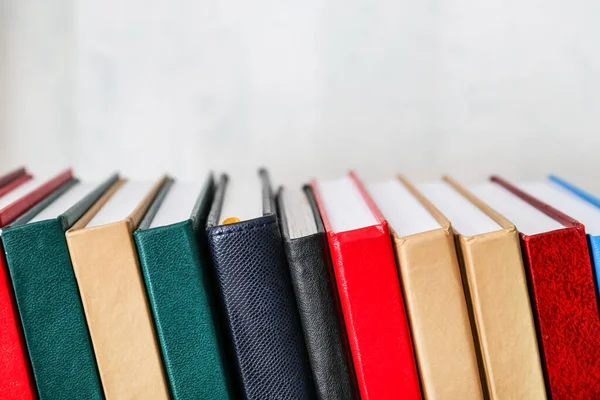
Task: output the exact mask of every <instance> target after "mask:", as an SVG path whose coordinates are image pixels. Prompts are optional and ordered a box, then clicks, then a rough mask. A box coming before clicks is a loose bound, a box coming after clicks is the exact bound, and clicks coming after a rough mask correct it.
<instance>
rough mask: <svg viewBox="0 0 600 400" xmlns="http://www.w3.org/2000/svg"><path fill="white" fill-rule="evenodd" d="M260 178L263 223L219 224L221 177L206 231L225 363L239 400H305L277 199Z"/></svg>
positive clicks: (310, 393)
mask: <svg viewBox="0 0 600 400" xmlns="http://www.w3.org/2000/svg"><path fill="white" fill-rule="evenodd" d="M259 174H260V181H258V179H257V184H258V183H259V182H260V185H261V188H262V213H261V214H262V216H261V217H258V218H252V219H246V220H242V221H240V222H236V223H231V224H219V220H220V218H221V217H222V216H221V209H222V206H223V202H224V200H225V196H226V195H227V194H226V193H227V192H226V188H227V185H228V177H227V176H225V175H224V176H222V177H221V179H220V181H219V185H218V188H217V192H216V195H215V200H214V201H213V206H212V209H211V212H210V214H209V217H208V221H207V225H206V234H207V236H208V241H209V244H210V251H211V256H212V261H213V267H214V271H215V275H216V278H217V288H218V293H219V298H220V303H221V310H222V313H223V316H224V319H225V322H226V330H227V340H228V342H229V351H230V356H231V360H232V363H233V365H234V367H235V370H236V378H237V384H238V387H239V391H240V395H241V396H242V397H243V398H247V399H287V398H293V399H310V398H313V397H314V387H313V383H312V377H311V373H310V366H309V364H308V356H307V354H306V348H305V344H304V338H303V335H302V328H301V324H300V317H299V315H298V310H297V306H296V301H295V298H294V291H293V288H292V283H291V279H290V274H289V269H288V265H287V261H286V257H285V250H284V247H283V241H282V238H281V233H280V231H279V225H278V221H277V215H276V213H275V201H274V196H273V192H272V189H271V184H270V181H269V177H268V174H267V172H266V171H265V170H261V171H260V172H259ZM254 200H256V199H254ZM227 217H229V216H227Z"/></svg>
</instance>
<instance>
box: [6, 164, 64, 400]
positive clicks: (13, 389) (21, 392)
mask: <svg viewBox="0 0 600 400" xmlns="http://www.w3.org/2000/svg"><path fill="white" fill-rule="evenodd" d="M24 177H27V178H26V179H24ZM0 179H2V178H0ZM30 179H31V176H29V175H27V174H25V175H20V176H19V177H17V178H16V180H12V181H10V182H11V183H9V185H13V184H14V183H15V182H17V181H19V180H23V181H22V182H20V183H19V185H17V186H18V187H16V188H13V190H12V191H9V192H7V193H3V192H2V189H1V188H0V193H3V195H0V196H1V197H0V228H3V227H5V226H6V225H8V224H10V223H11V222H13V221H14V220H15V219H16V218H18V217H19V216H20V215H21V214H22V213H24V212H25V211H27V210H29V209H30V208H31V207H33V206H34V205H35V204H37V203H38V202H39V201H41V200H42V199H44V198H45V197H46V196H48V195H49V194H51V193H52V192H53V191H54V190H56V189H58V188H59V187H60V186H62V185H63V184H64V183H66V182H68V181H70V180H71V179H73V177H72V174H71V171H70V170H68V171H65V172H63V173H61V174H60V175H58V176H56V177H55V178H53V179H51V180H49V181H47V182H45V183H43V184H41V185H38V184H37V183H36V182H35V181H33V180H30ZM28 180H29V182H26V183H23V182H25V181H28ZM0 398H2V399H19V400H21V399H35V398H37V390H36V386H35V381H34V379H33V376H32V374H31V368H30V365H29V356H28V354H27V348H26V346H25V339H24V337H23V333H22V331H21V323H20V320H19V313H18V310H17V305H16V302H15V299H14V296H13V291H12V285H11V282H10V275H9V272H8V268H7V266H6V260H5V259H4V248H3V247H2V245H1V244H0Z"/></svg>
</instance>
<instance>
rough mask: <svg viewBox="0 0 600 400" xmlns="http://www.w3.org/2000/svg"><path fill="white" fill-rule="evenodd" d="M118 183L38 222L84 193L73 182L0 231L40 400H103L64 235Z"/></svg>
mask: <svg viewBox="0 0 600 400" xmlns="http://www.w3.org/2000/svg"><path fill="white" fill-rule="evenodd" d="M117 178H118V177H117V175H114V176H111V177H110V178H109V179H108V180H107V181H105V182H104V183H102V184H101V185H98V186H97V187H95V188H93V189H92V190H91V191H89V190H87V194H86V195H83V196H81V197H80V198H79V199H78V200H76V202H75V203H73V204H71V205H70V206H68V208H65V210H66V211H63V212H61V213H60V214H59V215H58V216H57V215H54V216H53V217H51V218H48V219H43V218H42V219H39V218H36V217H37V216H38V214H40V215H45V214H41V213H42V212H44V211H45V210H46V208H49V207H51V206H52V205H53V203H54V202H58V201H60V200H63V199H61V197H62V196H65V197H67V196H70V195H73V193H79V192H75V190H77V189H78V190H81V189H82V187H77V186H78V185H80V184H79V183H78V181H77V180H72V181H71V182H69V183H67V184H65V185H63V186H62V187H61V188H59V189H58V190H57V191H55V192H54V193H53V194H52V195H51V196H49V197H48V198H47V199H45V200H44V201H42V202H41V203H39V204H38V205H37V206H35V207H34V208H32V209H31V210H30V211H28V212H27V213H26V214H24V215H23V216H22V217H21V218H19V219H18V220H16V221H15V222H14V223H13V224H12V225H11V226H9V227H7V228H5V229H3V230H2V234H1V236H2V242H3V244H4V251H5V253H6V260H7V264H8V269H9V273H10V277H11V280H12V284H13V289H14V294H15V300H16V303H17V308H18V311H19V315H20V317H21V324H22V327H23V333H24V336H25V342H26V344H27V349H28V352H29V357H30V360H31V366H32V370H33V374H34V377H35V382H36V386H37V389H38V394H39V397H40V399H42V400H44V399H49V400H51V399H52V400H53V399H61V400H62V399H66V400H67V399H73V400H75V399H103V398H104V394H103V391H102V384H101V382H100V377H99V375H98V370H97V367H96V361H95V357H94V350H93V347H92V342H91V340H90V336H89V332H88V329H87V324H86V320H85V314H84V311H83V306H82V304H81V299H80V297H79V290H78V286H77V281H76V279H75V274H74V272H73V267H72V265H71V259H70V256H69V250H68V248H67V242H66V239H65V231H66V230H67V229H69V228H70V227H71V226H72V225H73V224H74V223H75V222H76V221H77V220H78V219H79V218H80V217H81V216H82V215H83V214H84V213H85V212H86V211H87V210H88V209H89V208H90V207H91V206H92V205H93V204H94V203H95V202H96V201H97V200H98V198H100V196H102V194H103V193H104V192H105V191H106V190H107V189H108V188H109V187H110V186H111V185H112V184H113V183H114V182H116V180H117ZM88 189H89V188H88ZM70 191H74V192H72V193H69V192H70ZM67 198H70V197H67Z"/></svg>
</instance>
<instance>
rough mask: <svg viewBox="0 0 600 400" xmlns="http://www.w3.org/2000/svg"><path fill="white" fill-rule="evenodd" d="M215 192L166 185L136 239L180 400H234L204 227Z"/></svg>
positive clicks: (207, 185)
mask: <svg viewBox="0 0 600 400" xmlns="http://www.w3.org/2000/svg"><path fill="white" fill-rule="evenodd" d="M214 190H215V184H214V180H213V178H212V175H210V176H209V177H208V179H207V180H206V182H200V183H196V182H179V181H176V180H173V179H169V180H168V181H167V183H166V184H165V185H164V186H163V188H162V189H161V193H159V195H158V196H157V198H156V199H155V201H154V203H153V205H152V207H150V209H149V211H148V213H147V214H146V216H145V217H144V219H143V220H142V222H141V224H140V226H139V228H138V230H137V231H135V233H134V237H135V242H136V245H137V249H138V254H139V257H140V264H141V267H142V272H143V275H144V282H145V284H146V291H147V293H148V299H149V301H150V306H151V308H152V314H153V316H154V322H155V324H156V330H157V335H158V339H159V343H160V347H161V351H162V358H163V360H164V364H165V370H166V372H167V377H168V380H169V386H170V389H171V394H172V397H173V399H175V400H184V399H198V398H202V399H208V398H210V399H215V400H217V399H229V398H232V393H230V392H231V390H230V388H229V385H228V380H227V373H226V372H227V370H226V365H225V361H226V360H225V357H224V354H223V349H222V347H223V343H220V340H219V336H218V335H219V333H220V332H219V329H218V328H219V327H218V320H217V317H218V316H217V315H216V312H215V310H214V308H215V299H214V293H213V292H214V291H213V290H212V286H213V284H214V283H213V282H214V281H213V276H212V274H211V273H210V265H209V260H208V258H207V257H209V254H208V248H207V243H206V239H205V236H204V226H205V224H206V219H207V216H208V212H209V209H210V206H211V204H212V199H213V196H214Z"/></svg>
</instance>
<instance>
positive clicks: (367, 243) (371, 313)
mask: <svg viewBox="0 0 600 400" xmlns="http://www.w3.org/2000/svg"><path fill="white" fill-rule="evenodd" d="M340 185H341V186H340ZM312 187H313V190H314V192H315V197H316V200H317V204H318V207H319V211H320V212H321V215H322V217H323V223H324V225H325V230H326V232H327V237H328V241H329V248H330V252H331V257H332V261H333V269H334V276H335V280H336V286H337V290H338V294H339V297H340V303H341V308H342V314H343V319H344V324H345V327H346V331H347V334H348V341H349V344H350V352H351V354H352V361H353V364H354V370H355V373H356V378H357V382H358V386H359V391H360V395H361V398H362V399H363V400H370V399H376V400H378V399H404V400H408V399H420V398H421V391H420V387H419V379H418V375H417V369H416V363H415V357H414V352H413V346H412V340H411V336H410V329H409V325H408V320H407V316H406V311H405V307H404V301H403V299H402V293H401V291H400V283H399V280H398V279H399V278H398V271H397V269H396V262H395V259H394V250H393V248H392V241H391V238H390V232H389V230H388V224H387V222H386V221H385V219H384V218H383V216H382V214H381V212H380V211H379V209H378V208H377V206H376V205H375V203H374V202H373V200H372V199H371V198H370V196H369V195H368V194H367V192H366V191H365V189H364V187H363V185H362V183H361V182H360V181H359V179H358V178H357V177H356V175H355V174H354V173H350V175H349V177H348V178H344V179H343V180H340V181H330V182H329V183H328V182H326V181H318V180H317V181H313V183H312ZM337 189H340V190H339V191H338V190H337ZM332 191H333V192H336V191H337V193H333V192H332ZM334 214H335V215H334ZM360 215H362V217H360ZM359 220H361V221H362V226H360V225H361V221H359ZM344 226H345V227H349V228H348V229H345V228H344V229H339V227H344ZM358 226H360V227H358Z"/></svg>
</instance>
